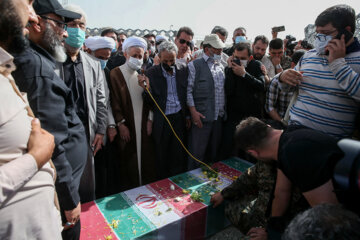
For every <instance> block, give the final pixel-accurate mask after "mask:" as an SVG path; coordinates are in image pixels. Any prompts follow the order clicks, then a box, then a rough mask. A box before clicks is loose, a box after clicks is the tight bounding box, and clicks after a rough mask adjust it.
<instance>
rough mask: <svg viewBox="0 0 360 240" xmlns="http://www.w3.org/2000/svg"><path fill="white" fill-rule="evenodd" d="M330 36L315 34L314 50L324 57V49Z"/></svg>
mask: <svg viewBox="0 0 360 240" xmlns="http://www.w3.org/2000/svg"><path fill="white" fill-rule="evenodd" d="M331 39H332V36H330V35H325V34H321V33H318V34H316V38H315V43H314V45H315V49H316V52H317V53H318V54H321V55H324V54H325V47H326V46H327V45H328V43H329V42H330V41H331Z"/></svg>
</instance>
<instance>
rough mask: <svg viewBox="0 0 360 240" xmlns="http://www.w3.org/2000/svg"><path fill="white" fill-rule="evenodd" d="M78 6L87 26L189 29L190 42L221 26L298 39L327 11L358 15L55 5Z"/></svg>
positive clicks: (279, 4)
mask: <svg viewBox="0 0 360 240" xmlns="http://www.w3.org/2000/svg"><path fill="white" fill-rule="evenodd" d="M59 1H60V2H61V3H62V4H63V5H64V4H65V5H66V3H69V4H76V5H79V6H80V7H81V8H82V9H83V10H84V11H85V12H86V13H87V15H88V27H90V28H94V27H114V28H115V29H118V28H124V29H128V28H130V29H149V30H153V29H156V30H162V29H163V30H170V29H171V30H178V29H179V28H180V27H182V26H188V27H190V28H191V29H192V30H193V31H194V33H195V39H202V38H203V37H204V36H205V35H207V34H209V33H210V32H211V29H212V28H213V27H214V26H216V25H220V26H223V27H225V28H226V29H227V30H228V32H229V37H228V42H232V40H231V38H232V32H233V31H234V29H235V28H237V27H240V26H242V27H245V28H246V29H247V36H248V39H249V40H253V39H254V38H255V37H256V36H257V35H260V34H263V35H265V36H267V37H268V38H271V28H272V27H274V26H282V25H285V28H286V31H285V32H282V33H280V34H279V35H278V36H279V37H280V38H285V36H286V35H288V34H291V35H293V36H295V37H296V38H297V39H298V40H299V39H303V38H304V36H305V34H304V28H305V27H306V26H307V25H308V24H313V23H314V21H315V19H316V17H317V16H318V15H319V14H320V13H321V12H322V11H323V10H325V9H326V8H328V7H330V6H333V5H336V4H344V3H345V4H348V5H350V6H352V7H353V8H354V9H355V12H356V14H359V12H360V0H343V1H338V0H299V1H293V0H272V1H271V0H246V1H244V0H101V1H100V0H59Z"/></svg>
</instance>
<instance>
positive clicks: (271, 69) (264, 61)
mask: <svg viewBox="0 0 360 240" xmlns="http://www.w3.org/2000/svg"><path fill="white" fill-rule="evenodd" d="M261 62H262V64H264V66H265V68H266V71H267V74H268V76H269V78H270V80H271V79H273V77H274V76H275V75H276V70H275V67H274V64H273V63H272V62H271V60H270V57H269V56H266V55H265V56H263V58H262V59H261Z"/></svg>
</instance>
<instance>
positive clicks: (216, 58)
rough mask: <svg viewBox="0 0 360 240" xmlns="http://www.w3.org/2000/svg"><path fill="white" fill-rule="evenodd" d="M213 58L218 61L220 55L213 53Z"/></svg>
mask: <svg viewBox="0 0 360 240" xmlns="http://www.w3.org/2000/svg"><path fill="white" fill-rule="evenodd" d="M213 59H214V60H215V61H217V62H219V61H220V60H221V55H217V54H214V55H213Z"/></svg>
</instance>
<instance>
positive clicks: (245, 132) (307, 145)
mask: <svg viewBox="0 0 360 240" xmlns="http://www.w3.org/2000/svg"><path fill="white" fill-rule="evenodd" d="M236 141H237V144H238V146H239V147H240V148H241V149H243V150H244V151H246V152H248V153H249V154H251V155H252V156H253V157H255V158H257V159H258V160H260V161H264V162H268V161H276V162H277V164H278V172H277V179H276V186H275V193H274V200H273V203H272V212H271V216H272V217H280V216H283V215H284V213H285V211H286V210H287V208H288V204H289V199H290V197H291V196H290V195H291V194H290V193H291V188H292V185H294V186H296V187H298V188H299V189H300V190H301V191H302V193H303V195H304V197H305V199H306V200H307V201H308V203H309V204H310V206H315V205H318V204H320V203H333V204H336V203H338V199H337V197H336V195H335V193H334V186H333V180H332V176H333V171H334V167H335V165H336V163H337V162H338V161H339V160H340V159H341V158H342V156H343V152H342V151H341V150H340V148H339V147H338V146H337V141H336V140H335V139H334V138H332V137H330V136H328V135H325V134H323V133H321V132H318V131H315V130H312V129H309V128H306V127H302V126H292V127H291V128H288V129H287V130H285V131H282V130H276V129H273V128H271V127H270V126H268V125H266V124H265V123H263V122H262V121H260V120H259V119H257V118H253V117H250V118H247V119H245V120H243V121H242V122H241V123H240V124H239V125H238V126H237V130H236Z"/></svg>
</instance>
